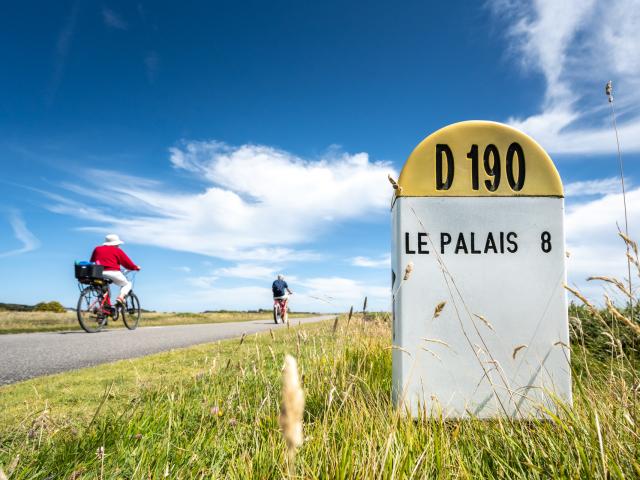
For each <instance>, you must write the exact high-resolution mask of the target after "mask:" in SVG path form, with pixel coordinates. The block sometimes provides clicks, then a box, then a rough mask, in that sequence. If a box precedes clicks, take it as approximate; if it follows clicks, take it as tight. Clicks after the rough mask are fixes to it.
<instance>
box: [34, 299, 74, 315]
mask: <svg viewBox="0 0 640 480" xmlns="http://www.w3.org/2000/svg"><path fill="white" fill-rule="evenodd" d="M33 310H34V311H36V312H53V313H64V312H66V311H67V309H66V308H64V307H63V306H62V304H61V303H60V302H56V301H55V300H54V301H52V302H40V303H38V304H37V305H36V306H35V307H33Z"/></svg>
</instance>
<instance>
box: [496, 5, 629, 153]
mask: <svg viewBox="0 0 640 480" xmlns="http://www.w3.org/2000/svg"><path fill="white" fill-rule="evenodd" d="M489 5H490V6H491V7H492V10H493V12H494V14H495V16H496V17H497V18H498V19H499V21H500V22H502V23H503V24H504V25H505V26H507V32H508V40H509V42H510V45H511V49H512V53H513V58H517V59H519V60H520V62H521V64H522V66H523V67H524V68H526V69H531V70H534V71H538V72H540V73H542V74H543V75H544V78H545V80H546V91H545V96H544V98H543V99H541V102H540V103H541V105H540V111H539V112H538V113H536V114H534V115H532V116H529V117H526V118H519V117H514V118H511V119H509V123H510V124H511V125H513V126H515V127H517V128H520V129H522V130H524V131H525V132H527V133H529V134H530V135H532V136H533V137H534V138H536V139H537V140H538V141H539V142H540V143H541V144H542V145H543V146H544V147H545V148H546V149H547V150H549V151H551V152H553V153H573V154H576V153H586V154H598V153H609V152H613V151H615V137H614V135H613V131H612V129H611V127H610V123H609V117H608V105H607V101H606V97H605V95H604V84H605V82H606V81H607V80H614V86H615V89H616V91H617V93H618V97H617V98H618V108H619V109H620V113H621V122H620V124H619V130H620V138H621V141H622V145H623V148H624V149H625V151H628V152H630V151H640V114H639V113H638V111H639V109H638V107H639V106H640V8H638V3H637V1H636V0H613V1H610V2H597V1H595V0H566V1H556V0H538V1H536V2H533V3H531V2H528V1H525V0H490V1H489Z"/></svg>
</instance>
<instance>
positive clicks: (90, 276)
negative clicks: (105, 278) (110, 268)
mask: <svg viewBox="0 0 640 480" xmlns="http://www.w3.org/2000/svg"><path fill="white" fill-rule="evenodd" d="M103 271H104V267H103V266H102V265H96V264H95V263H88V264H76V279H77V280H78V281H79V282H80V283H91V282H92V281H93V280H98V279H100V280H101V279H102V272H103Z"/></svg>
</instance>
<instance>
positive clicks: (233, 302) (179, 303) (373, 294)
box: [154, 276, 391, 312]
mask: <svg viewBox="0 0 640 480" xmlns="http://www.w3.org/2000/svg"><path fill="white" fill-rule="evenodd" d="M288 280H292V279H291V278H288ZM225 282H226V279H224V278H222V277H220V278H218V277H215V276H211V277H197V278H192V279H191V280H190V284H191V287H192V288H191V289H190V290H189V294H188V295H182V294H176V295H173V294H169V295H167V296H163V297H162V298H161V299H160V300H159V301H156V302H155V304H154V306H155V307H156V308H159V309H170V310H188V311H199V310H207V309H209V310H218V309H242V310H246V309H250V310H255V309H260V308H262V309H270V308H271V307H272V305H273V298H272V293H271V288H270V286H271V283H270V282H263V283H262V284H261V285H249V286H231V287H228V286H225ZM290 286H291V288H292V289H293V291H294V294H293V295H292V296H291V298H290V305H291V308H292V310H293V311H307V312H345V311H348V310H349V308H350V307H351V306H352V305H353V306H354V308H355V309H356V310H361V309H362V305H363V301H364V297H368V300H367V305H368V307H367V309H368V310H369V311H374V310H388V309H389V308H390V298H391V293H390V290H389V288H388V287H384V286H377V285H369V284H366V283H363V282H359V281H356V280H352V279H349V278H343V277H318V278H309V279H300V280H296V281H295V283H294V282H293V280H292V282H290ZM163 302H166V304H165V303H163Z"/></svg>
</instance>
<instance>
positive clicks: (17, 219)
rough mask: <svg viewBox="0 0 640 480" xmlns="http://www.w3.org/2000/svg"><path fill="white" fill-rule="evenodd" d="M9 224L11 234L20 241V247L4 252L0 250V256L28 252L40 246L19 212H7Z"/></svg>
mask: <svg viewBox="0 0 640 480" xmlns="http://www.w3.org/2000/svg"><path fill="white" fill-rule="evenodd" d="M9 224H10V225H11V228H12V229H13V234H14V235H15V237H16V240H18V241H19V242H20V243H22V247H20V248H16V249H14V250H8V251H6V252H0V258H4V257H11V256H14V255H21V254H23V253H28V252H31V251H33V250H35V249H37V248H38V247H39V246H40V241H39V240H38V239H37V238H36V237H35V235H33V233H31V232H30V231H29V229H28V228H27V225H26V223H25V221H24V219H23V218H22V215H21V214H20V212H18V211H17V210H12V211H10V212H9Z"/></svg>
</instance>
